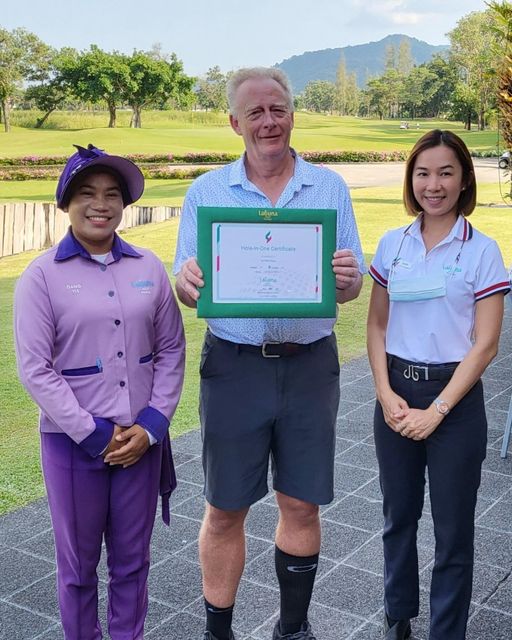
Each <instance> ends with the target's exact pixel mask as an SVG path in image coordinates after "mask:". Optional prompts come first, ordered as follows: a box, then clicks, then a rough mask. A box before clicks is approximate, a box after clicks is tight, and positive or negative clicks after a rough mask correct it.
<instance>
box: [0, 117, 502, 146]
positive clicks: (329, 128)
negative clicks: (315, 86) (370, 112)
mask: <svg viewBox="0 0 512 640" xmlns="http://www.w3.org/2000/svg"><path fill="white" fill-rule="evenodd" d="M128 118H129V115H128V114H127V113H125V112H120V115H119V126H118V127H117V128H115V129H108V128H107V126H106V125H107V121H108V118H107V115H106V113H104V112H103V113H102V112H94V113H83V112H76V113H73V114H69V113H64V114H62V113H60V114H59V113H57V114H54V115H52V116H51V117H50V121H49V124H50V126H58V127H59V128H58V129H55V128H46V129H33V128H28V127H27V125H29V124H30V125H31V126H32V123H33V122H35V114H32V113H31V114H29V116H27V114H23V113H22V112H16V113H15V114H14V117H13V122H14V123H16V122H17V121H22V124H23V125H24V126H16V125H15V126H13V129H12V131H11V132H10V133H8V134H7V133H4V132H0V156H2V157H17V156H32V155H37V156H44V155H67V154H70V153H71V152H72V145H73V144H81V145H87V144H88V143H89V142H92V143H94V144H95V145H96V146H99V147H101V148H105V149H106V150H107V151H109V152H110V153H120V154H126V153H157V152H161V153H187V152H194V151H197V150H198V149H201V150H202V151H219V152H221V151H224V152H236V153H238V152H241V151H242V141H241V138H240V137H239V136H236V135H235V134H234V133H233V131H232V129H231V127H230V126H229V124H228V117H227V114H204V113H197V112H196V114H194V113H190V112H186V113H178V112H168V111H148V112H143V128H142V129H130V128H128V126H127V124H128ZM418 124H419V128H416V122H411V128H410V129H408V130H404V129H400V128H399V122H398V121H397V120H367V119H363V118H353V117H340V116H329V115H322V114H312V113H304V112H298V113H297V114H296V115H295V130H294V134H293V144H294V146H295V148H296V149H297V150H299V151H315V150H318V151H322V150H334V149H343V150H353V149H357V150H361V151H365V150H366V151H393V150H401V149H406V150H407V149H410V148H411V147H412V145H413V144H414V142H415V141H416V140H417V139H418V137H419V136H420V135H422V134H423V133H424V132H425V131H428V130H429V129H433V128H436V127H440V128H443V129H452V130H453V131H456V132H457V133H459V134H460V135H461V136H462V137H463V138H464V140H465V141H466V143H467V145H468V146H469V148H470V149H476V150H494V149H496V143H497V134H496V132H495V131H470V132H467V131H464V129H463V127H462V125H461V124H460V123H457V122H447V121H445V120H442V121H431V120H429V121H418Z"/></svg>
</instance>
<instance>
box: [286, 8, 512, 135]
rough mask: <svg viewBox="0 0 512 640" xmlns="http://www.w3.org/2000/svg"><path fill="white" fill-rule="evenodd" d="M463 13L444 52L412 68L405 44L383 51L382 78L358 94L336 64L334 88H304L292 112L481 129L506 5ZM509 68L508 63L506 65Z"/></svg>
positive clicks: (492, 108)
mask: <svg viewBox="0 0 512 640" xmlns="http://www.w3.org/2000/svg"><path fill="white" fill-rule="evenodd" d="M487 7H488V8H487V9H486V10H485V11H475V12H472V13H469V14H468V15H466V16H464V17H463V18H461V19H460V20H459V22H458V23H457V25H456V27H455V28H454V29H452V30H451V31H450V32H449V33H448V34H447V35H448V37H449V40H450V48H449V50H448V51H447V52H446V53H443V54H436V55H434V56H433V57H432V59H431V60H430V61H429V62H426V63H423V64H421V65H415V64H414V61H413V58H412V55H411V50H410V44H409V42H408V41H407V40H404V41H403V42H402V43H401V44H400V46H399V47H398V50H396V49H395V47H393V46H389V47H387V50H386V56H385V61H384V73H383V74H382V75H380V76H378V77H373V78H368V80H367V82H366V87H365V88H363V89H359V88H358V87H357V84H356V78H355V74H350V73H347V70H346V67H345V61H344V60H343V59H342V60H340V64H339V66H338V72H337V77H336V82H328V81H324V80H317V81H313V82H310V83H309V84H308V85H307V86H306V87H305V89H304V92H303V94H302V95H301V96H299V98H298V106H299V107H303V108H305V109H308V110H311V111H316V112H328V113H337V114H340V115H358V116H363V117H378V118H381V119H383V118H398V119H401V120H408V119H415V118H419V117H421V118H447V119H451V120H459V121H461V122H463V123H464V126H465V128H466V129H468V130H470V129H471V128H472V126H473V125H476V126H477V127H478V129H484V128H485V127H487V126H488V125H489V121H490V119H491V118H492V117H493V115H494V114H496V110H497V108H498V107H499V90H498V89H499V86H500V74H501V73H502V72H501V69H502V65H503V59H504V44H503V43H504V39H505V38H506V34H510V33H512V29H511V27H512V22H511V18H510V16H511V15H512V9H511V4H510V2H489V3H487ZM509 37H510V35H509ZM509 64H512V61H509Z"/></svg>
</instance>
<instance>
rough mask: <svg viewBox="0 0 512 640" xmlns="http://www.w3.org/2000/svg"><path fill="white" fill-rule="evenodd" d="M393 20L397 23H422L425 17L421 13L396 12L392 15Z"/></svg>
mask: <svg viewBox="0 0 512 640" xmlns="http://www.w3.org/2000/svg"><path fill="white" fill-rule="evenodd" d="M390 18H391V22H392V23H393V24H396V25H411V24H414V25H416V24H420V22H421V21H422V20H424V18H425V14H421V13H394V14H392V15H391V16H390Z"/></svg>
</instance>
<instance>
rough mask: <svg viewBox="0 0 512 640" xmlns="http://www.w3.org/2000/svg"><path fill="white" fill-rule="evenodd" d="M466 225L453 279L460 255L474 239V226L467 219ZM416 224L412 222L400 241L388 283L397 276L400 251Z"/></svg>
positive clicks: (452, 273) (465, 220)
mask: <svg viewBox="0 0 512 640" xmlns="http://www.w3.org/2000/svg"><path fill="white" fill-rule="evenodd" d="M464 223H465V225H467V228H466V227H465V228H464V233H463V235H462V244H461V245H460V249H459V252H458V253H457V255H456V256H455V262H454V265H453V267H452V269H451V274H450V277H451V278H453V275H454V273H455V267H456V266H457V265H458V264H459V260H460V255H461V253H462V249H464V245H465V244H466V240H471V238H472V237H473V226H472V224H471V222H468V220H467V219H466V218H464ZM413 224H414V222H411V224H410V225H409V226H408V227H407V228H406V229H404V232H403V234H402V239H401V240H400V244H399V246H398V251H397V252H396V256H395V257H394V258H393V261H392V262H391V268H390V270H389V277H388V282H389V281H390V280H391V279H392V278H393V276H394V275H395V271H396V265H397V264H398V263H399V262H400V251H401V250H402V246H403V244H404V240H405V238H406V236H407V234H408V232H409V229H410V228H411V227H412V225H413Z"/></svg>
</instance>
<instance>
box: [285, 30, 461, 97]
mask: <svg viewBox="0 0 512 640" xmlns="http://www.w3.org/2000/svg"><path fill="white" fill-rule="evenodd" d="M402 40H408V41H409V44H410V46H411V56H412V58H413V60H414V63H415V64H416V65H418V64H422V63H423V62H428V61H429V60H430V58H431V57H432V56H433V55H434V53H439V52H441V51H446V50H447V49H449V47H448V45H431V44H428V43H427V42H423V40H417V39H416V38H411V37H409V36H405V35H401V34H393V35H390V36H386V37H385V38H383V39H382V40H379V41H378V42H368V43H367V44H357V45H353V46H348V47H340V48H337V49H322V50H321V51H306V52H305V53H303V54H302V55H300V56H292V57H291V58H287V59H286V60H283V61H282V62H280V63H279V64H276V67H279V68H280V69H282V70H283V71H284V72H285V73H286V74H287V75H288V77H289V78H290V82H291V83H292V87H293V91H294V93H301V92H302V91H303V90H304V87H305V86H306V85H307V84H308V82H311V81H313V80H329V81H330V82H336V71H337V69H338V65H339V63H340V60H341V59H342V56H343V57H344V58H345V66H346V68H347V73H354V72H355V73H356V77H357V84H358V86H359V87H364V86H365V84H366V82H367V80H369V79H370V78H372V77H375V76H380V75H382V74H383V73H384V61H385V59H386V47H388V46H390V45H392V46H394V47H395V50H396V51H398V48H399V47H400V43H401V42H402Z"/></svg>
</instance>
